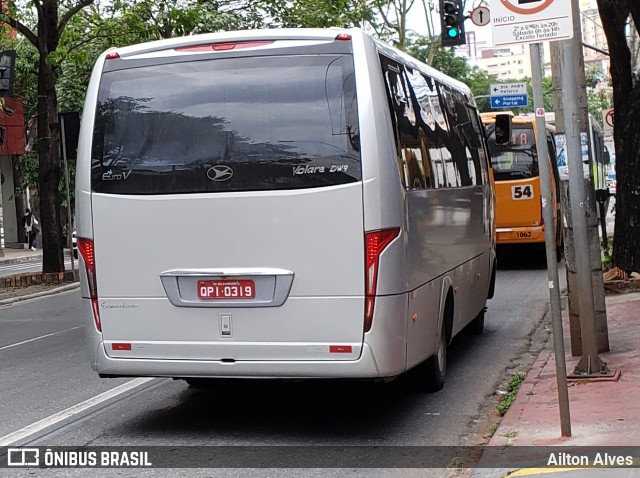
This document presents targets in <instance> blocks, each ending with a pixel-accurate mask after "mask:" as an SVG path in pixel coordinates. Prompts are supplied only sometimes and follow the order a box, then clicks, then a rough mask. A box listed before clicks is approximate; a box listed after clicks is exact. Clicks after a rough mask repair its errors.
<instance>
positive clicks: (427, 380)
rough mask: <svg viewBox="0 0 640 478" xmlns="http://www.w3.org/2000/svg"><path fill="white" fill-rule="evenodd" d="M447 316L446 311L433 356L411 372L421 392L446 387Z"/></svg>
mask: <svg viewBox="0 0 640 478" xmlns="http://www.w3.org/2000/svg"><path fill="white" fill-rule="evenodd" d="M446 317H447V315H446V313H445V320H443V323H442V326H441V328H440V334H438V338H437V339H436V351H435V353H434V354H433V356H431V357H429V358H428V359H427V360H426V361H425V362H422V363H421V364H420V365H418V366H417V367H415V368H414V369H413V370H411V371H410V372H409V373H410V380H411V385H412V387H413V388H414V389H416V390H419V391H421V392H437V391H439V390H442V389H443V388H444V382H445V378H446V373H447V333H446Z"/></svg>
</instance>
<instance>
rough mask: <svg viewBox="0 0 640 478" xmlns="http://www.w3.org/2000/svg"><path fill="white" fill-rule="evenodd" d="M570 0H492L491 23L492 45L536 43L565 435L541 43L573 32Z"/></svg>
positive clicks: (564, 407)
mask: <svg viewBox="0 0 640 478" xmlns="http://www.w3.org/2000/svg"><path fill="white" fill-rule="evenodd" d="M571 3H572V1H568V0H491V12H492V14H491V23H492V25H493V43H494V45H495V46H500V45H509V44H513V43H531V44H532V45H531V47H530V48H531V50H530V51H531V77H532V83H533V98H534V107H535V111H536V115H535V121H536V146H537V150H538V157H539V158H540V159H539V161H538V168H539V170H540V189H541V196H542V217H543V219H544V235H545V247H546V253H547V274H548V279H549V299H550V306H551V324H552V329H553V345H554V352H555V358H556V378H557V384H558V405H559V409H560V430H561V434H562V436H563V437H570V436H571V419H570V413H569V392H568V386H567V370H566V362H565V352H564V337H563V331H562V315H561V314H562V312H561V307H560V284H559V280H558V266H557V255H556V247H555V245H556V231H555V222H554V218H553V210H552V205H553V199H552V192H551V171H550V164H549V160H548V159H549V153H548V148H547V128H546V121H545V116H544V113H545V111H544V101H543V91H542V59H541V57H542V49H541V46H540V42H543V41H555V40H567V39H570V38H573V15H572V5H571ZM565 89H566V88H565ZM563 92H564V91H563ZM574 168H575V167H574ZM580 172H582V165H580ZM587 251H588V248H587Z"/></svg>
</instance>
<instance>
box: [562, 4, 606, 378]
mask: <svg viewBox="0 0 640 478" xmlns="http://www.w3.org/2000/svg"><path fill="white" fill-rule="evenodd" d="M574 3H575V1H574ZM562 51H563V56H564V62H563V65H562V84H563V86H564V87H563V88H562V104H563V105H564V120H565V121H564V124H565V134H566V143H565V145H566V154H567V164H568V166H569V193H570V198H569V200H570V204H571V216H572V222H573V246H574V251H575V254H574V255H575V261H576V273H577V281H576V283H577V287H578V304H579V310H580V331H581V335H582V357H581V358H580V361H579V362H578V365H577V366H576V368H575V370H574V372H573V374H571V375H570V376H571V377H572V378H586V377H596V376H597V377H602V376H612V375H613V373H612V372H611V371H610V370H609V369H608V367H607V364H606V363H605V362H603V361H602V360H601V359H600V357H599V356H598V346H597V344H596V324H595V315H594V301H593V281H592V271H591V254H590V250H589V238H588V233H587V215H588V207H587V206H588V204H587V201H586V194H585V187H584V169H583V166H582V154H581V150H582V145H581V142H580V128H579V125H578V114H579V111H578V98H577V94H576V88H575V79H576V71H575V68H574V62H573V56H574V55H575V51H574V45H573V42H572V41H563V42H562Z"/></svg>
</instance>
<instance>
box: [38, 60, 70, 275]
mask: <svg viewBox="0 0 640 478" xmlns="http://www.w3.org/2000/svg"><path fill="white" fill-rule="evenodd" d="M57 111H58V98H57V96H56V89H55V73H54V71H53V68H52V67H51V65H50V64H49V63H48V62H47V55H46V53H45V54H43V53H42V52H41V54H40V61H39V75H38V148H37V150H38V157H39V165H40V167H39V171H38V186H39V193H40V218H39V220H40V221H41V223H42V227H41V228H40V230H41V243H42V245H41V247H42V250H43V258H42V271H43V272H61V271H64V258H63V252H62V241H61V238H60V231H61V229H60V195H59V194H58V185H59V184H60V175H61V171H60V126H59V124H58V115H57Z"/></svg>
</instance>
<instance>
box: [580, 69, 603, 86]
mask: <svg viewBox="0 0 640 478" xmlns="http://www.w3.org/2000/svg"><path fill="white" fill-rule="evenodd" d="M584 77H585V81H586V85H587V88H595V87H596V86H598V84H600V83H601V82H602V81H603V80H604V78H605V76H604V72H603V71H602V68H599V67H594V68H587V69H586V70H585V72H584Z"/></svg>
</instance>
